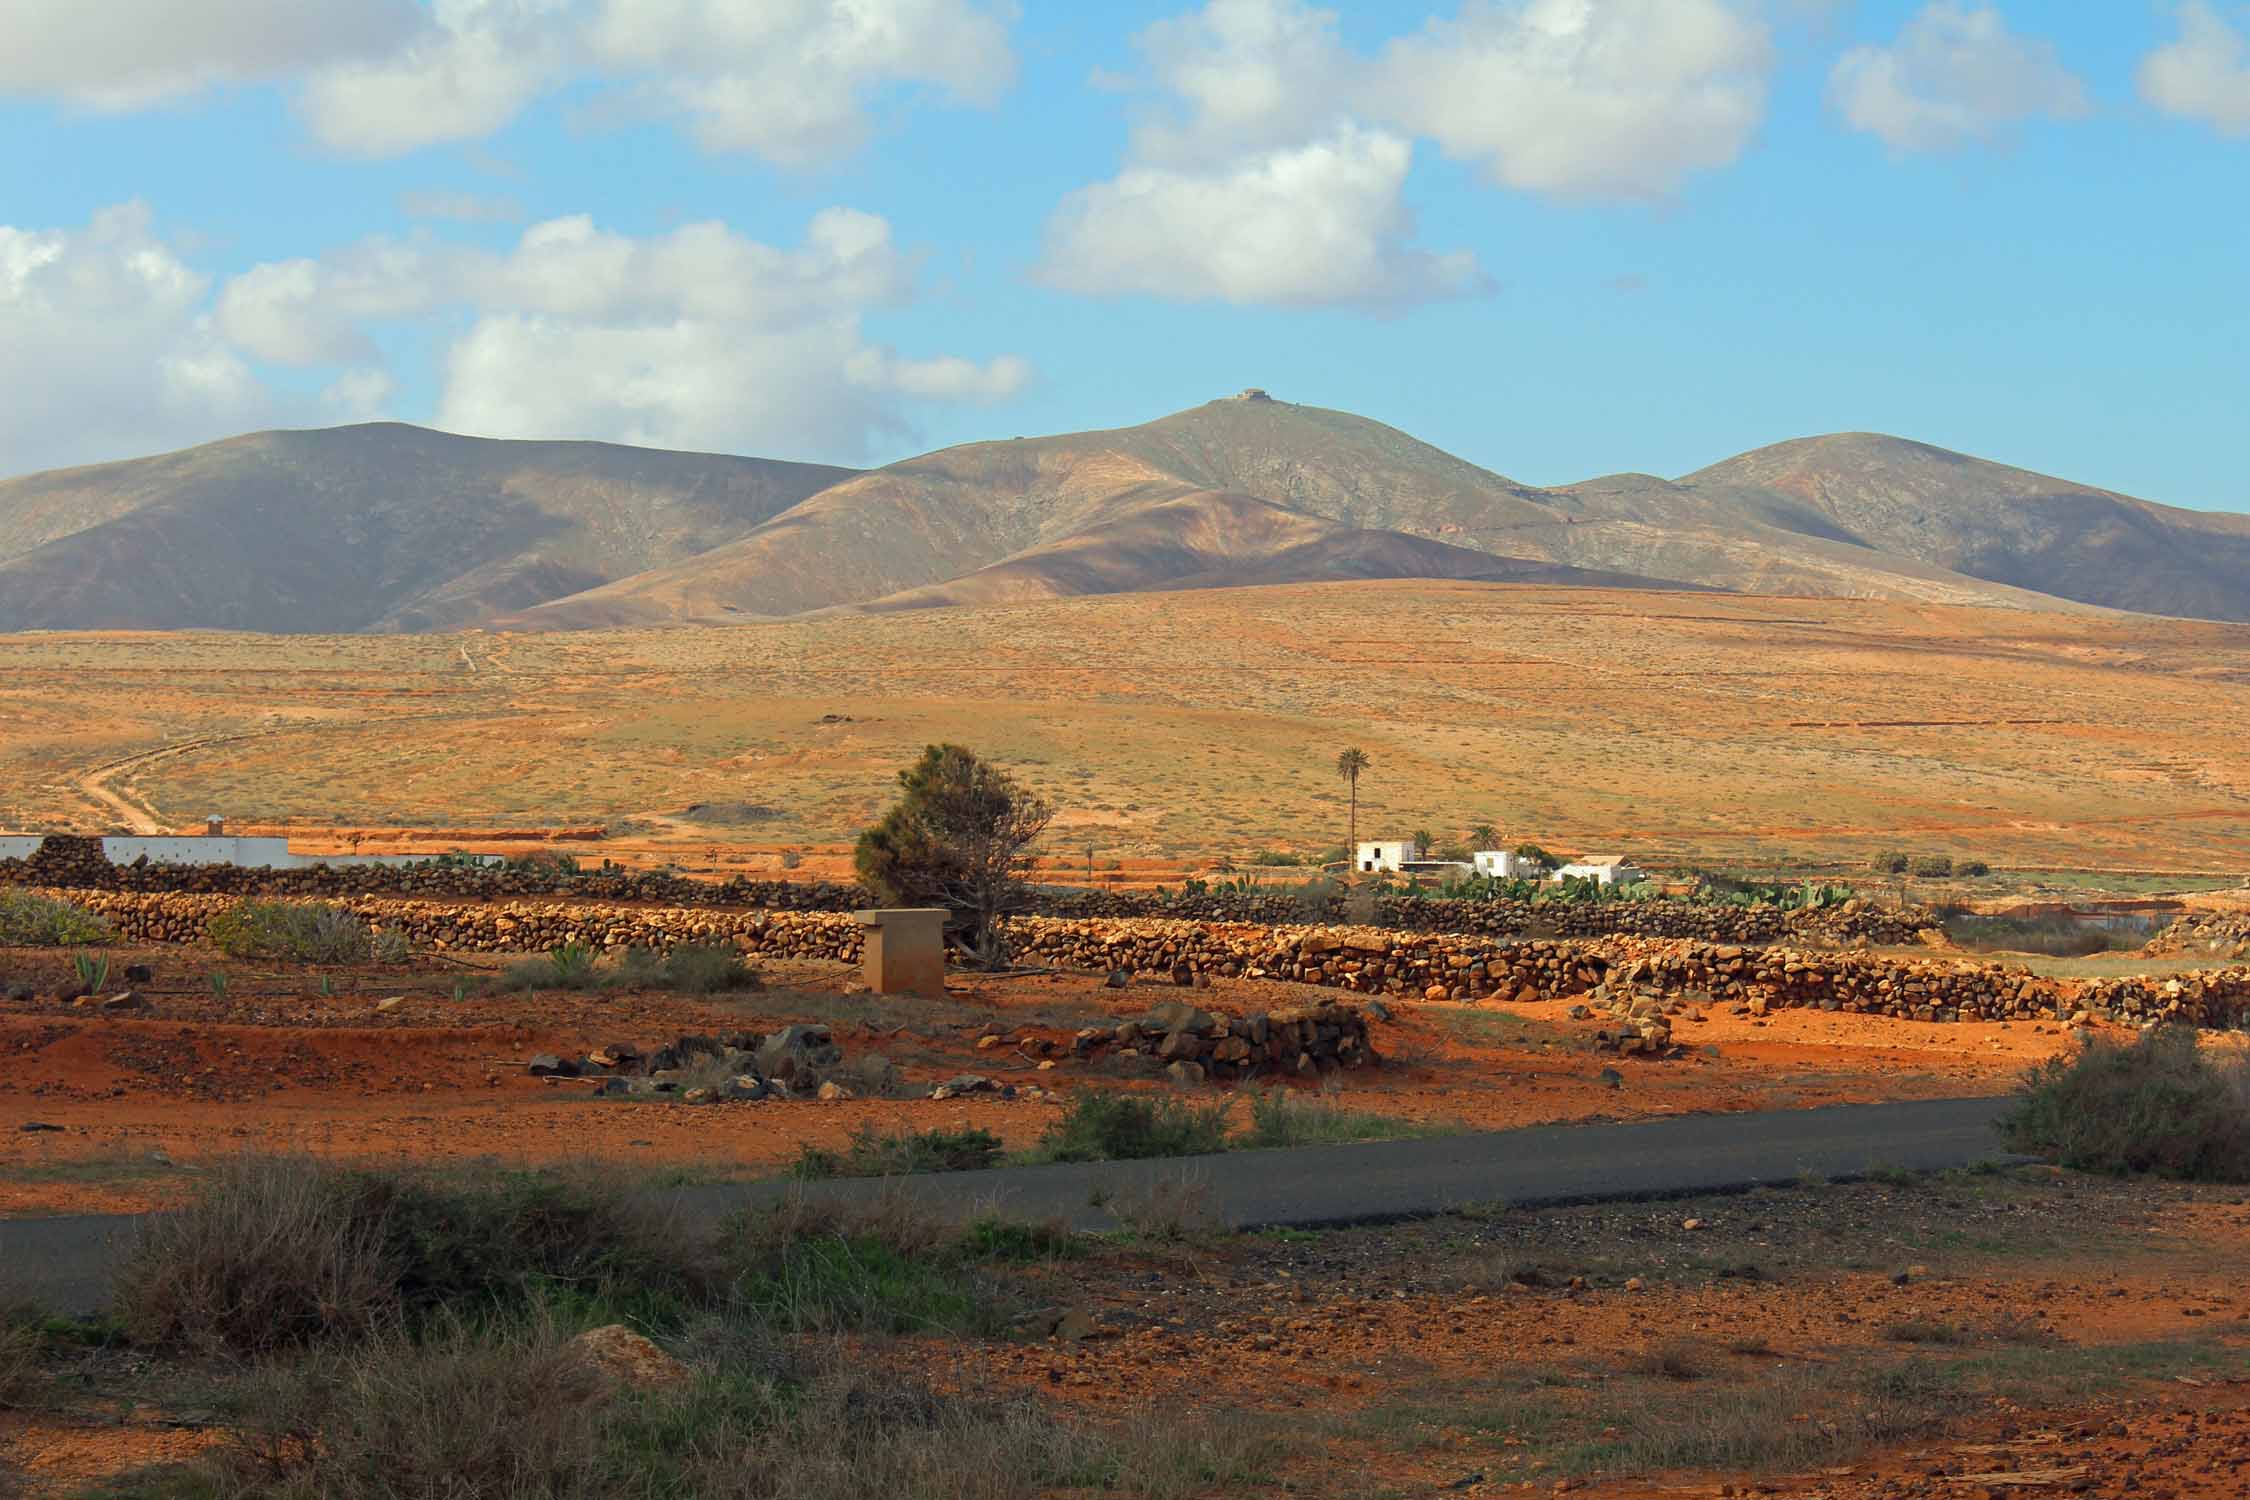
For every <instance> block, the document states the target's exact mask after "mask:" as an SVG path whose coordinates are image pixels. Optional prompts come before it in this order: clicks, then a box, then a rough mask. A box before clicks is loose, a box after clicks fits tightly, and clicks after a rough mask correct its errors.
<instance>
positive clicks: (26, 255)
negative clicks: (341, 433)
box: [0, 203, 268, 473]
mask: <svg viewBox="0 0 2250 1500" xmlns="http://www.w3.org/2000/svg"><path fill="white" fill-rule="evenodd" d="M209 290H210V279H209V278H208V277H206V276H204V275H202V274H201V273H199V272H197V271H196V270H195V269H194V268H192V267H191V266H189V265H188V264H187V263H186V262H184V261H183V260H181V259H180V257H179V256H178V255H177V254H175V253H174V252H173V251H172V249H171V248H170V247H169V246H167V245H165V244H164V243H163V241H161V240H160V239H158V238H157V237H156V235H155V233H154V232H153V228H152V225H151V222H150V216H149V212H148V209H147V208H146V207H145V206H144V205H142V204H139V203H126V204H120V205H118V206H116V207H114V208H107V209H103V210H102V211H101V212H99V213H97V214H95V215H94V216H93V218H92V219H91V220H90V221H89V222H88V223H87V225H86V227H85V228H83V229H22V228H15V227H10V226H7V225H0V389H5V390H6V391H7V393H8V395H7V399H6V400H4V401H0V473H21V472H24V471H26V470H31V469H41V468H50V467H56V466H60V465H64V464H73V463H87V462H92V461H94V460H96V459H103V458H116V457H122V456H126V455H130V454H140V453H150V452H156V451H160V450H162V449H166V448H173V447H179V446H182V445H184V444H187V443H191V442H197V441H201V440H202V439H205V438H208V437H211V436H214V435H215V434H216V433H218V432H222V431H228V430H239V429H240V428H243V427H246V426H251V425H254V424H255V423H257V422H258V421H260V420H262V419H263V417H264V416H265V414H266V412H267V410H268V403H267V401H266V398H265V394H264V392H263V390H262V389H261V388H260V386H259V384H258V382H257V380H256V379H255V378H254V377H253V376H252V374H251V372H250V370H249V369H248V367H247V366H246V365H245V364H244V363H243V361H242V360H241V358H240V357H239V356H238V355H237V354H236V353H235V352H234V351H233V350H232V349H230V348H229V347H228V346H227V345H226V343H225V341H224V340H222V339H221V338H220V337H219V336H218V335H217V333H216V332H215V331H214V330H213V328H212V327H211V324H210V320H209V318H208V317H207V316H206V315H205V310H204V309H205V302H206V298H207V294H208V292H209Z"/></svg>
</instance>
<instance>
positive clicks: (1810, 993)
mask: <svg viewBox="0 0 2250 1500" xmlns="http://www.w3.org/2000/svg"><path fill="white" fill-rule="evenodd" d="M58 894H67V895H69V896H70V897H71V898H72V899H74V900H76V901H78V902H79V903H80V904H82V905H84V906H86V907H88V908H90V909H92V910H95V911H98V912H101V913H102V914H103V915H105V916H107V917H108V918H109V919H110V920H111V921H112V922H113V923H115V924H116V926H117V928H118V932H119V935H120V936H121V937H122V938H124V939H125V940H127V941H133V942H193V941H197V940H199V939H201V938H202V936H203V933H204V928H205V926H206V924H208V922H209V921H210V919H211V917H212V916H213V915H215V914H216V913H218V912H220V911H222V910H224V909H225V908H226V907H227V906H228V905H229V904H230V902H231V900H232V899H233V898H231V897H227V896H219V895H210V894H171V895H149V894H141V893H135V892H122V891H96V892H67V893H65V892H58ZM339 904H340V905H343V906H346V907H348V908H349V909H350V910H352V911H354V912H356V913H358V914H359V915H360V916H361V917H363V918H364V919H365V920H367V921H369V922H371V923H373V924H375V925H377V926H380V927H383V928H386V929H389V930H393V931H397V932H400V933H402V934H404V935H405V936H406V938H407V939H408V941H409V942H411V943H412V944H414V945H415V946H416V947H420V948H428V949H434V950H437V951H440V952H448V951H451V952H488V953H494V952H542V951H545V950H547V949H550V948H554V947H558V946H560V945H562V944H564V943H567V942H582V943H585V944H587V945H589V946H591V947H595V948H608V949H615V948H624V947H633V946H639V947H653V948H669V947H672V946H676V945H679V944H682V943H731V944H733V945H734V946H736V947H738V948H740V949H742V950H743V951H744V952H745V953H749V954H763V955H770V956H776V957H790V958H813V959H833V960H838V961H842V962H847V963H849V962H856V961H857V960H858V958H859V956H860V928H859V927H858V926H857V925H856V924H855V923H853V922H852V920H851V919H850V918H849V917H846V916H842V915H839V914H836V913H832V912H789V911H722V910H712V909H709V908H702V907H651V906H618V905H609V904H600V903H589V902H576V903H568V904H560V903H535V902H509V903H463V902H446V901H423V900H409V899H401V898H392V897H359V898H353V899H350V900H346V901H342V902H340V903H339ZM1010 933H1011V937H1012V940H1013V943H1014V947H1015V952H1016V954H1017V956H1018V957H1019V959H1020V960H1022V961H1025V962H1035V963H1044V964H1050V965H1053V966H1055V967H1058V968H1065V969H1075V970H1081V971H1086V972H1092V973H1115V972H1119V971H1124V972H1129V973H1134V974H1159V975H1163V976H1166V977H1168V978H1170V979H1171V980H1172V981H1173V982H1174V983H1176V984H1178V985H1181V986H1183V987H1193V986H1198V985H1201V984H1207V983H1208V982H1209V980H1211V979H1212V978H1214V977H1229V978H1234V977H1246V978H1275V979H1287V980H1295V981H1298V982H1301V983H1305V984H1313V985H1321V986H1325V987H1327V988H1331V989H1336V990H1342V991H1347V992H1350V993H1354V994H1361V995H1396V996H1403V997H1409V998H1424V999H1451V1000H1479V999H1494V1000H1501V1001H1519V1002H1521V1001H1532V1000H1543V999H1546V1000H1551V999H1563V998H1570V997H1573V996H1582V995H1599V996H1603V997H1616V996H1619V995H1638V996H1647V997H1678V996H1688V995H1694V996H1707V997H1709V998H1710V999H1712V1000H1715V1001H1732V1002H1735V1003H1740V1004H1743V1005H1745V1006H1747V1007H1749V1008H1751V1009H1753V1010H1762V1009H1769V1008H1787V1007H1817V1008H1820V1009H1824V1010H1842V1011H1852V1012H1856V1013H1861V1014H1871V1015H1885V1016H1894V1017H1898V1018H1901V1019H1908V1020H1917V1021H1957V1020H1979V1019H1983V1020H1998V1019H2013V1018H2034V1017H2038V1018H2069V1017H2071V1016H2073V1015H2075V1014H2077V1013H2078V1012H2080V1011H2082V1010H2083V1011H2091V1012H2093V1013H2096V1014H2101V1015H2106V1016H2110V1017H2113V1018H2116V1019H2120V1020H2129V1021H2145V1020H2154V1019H2159V1018H2166V1017H2170V1018H2177V1019H2181V1020H2187V1021H2192V1022H2195V1023H2197V1024H2199V1025H2205V1026H2234V1025H2240V1024H2242V1023H2243V1022H2244V1021H2245V1020H2246V1019H2250V966H2234V967H2228V968H2222V969H2210V970H2204V971H2200V972H2197V973H2192V974H2182V975H2177V976H2171V977H2158V976H2136V977H2131V978H2121V979H2100V980H2058V979H2049V978H2044V977H2041V976H2037V975H2034V974H2032V973H2030V972H2029V971H2028V970H2025V969H2022V968H2021V967H2018V966H2013V965H2007V964H1999V963H1992V962H1988V961H1981V960H1968V959H1948V958H1938V957H1930V958H1919V957H1900V956H1897V955H1892V954H1883V953H1874V952H1866V951H1854V950H1843V949H1805V948H1794V947H1759V946H1755V945H1744V944H1709V943H1696V942H1679V941H1673V940H1667V939H1655V938H1642V937H1613V938H1608V939H1600V940H1592V941H1579V942H1565V941H1558V940H1551V939H1536V940H1529V941H1509V940H1505V939H1494V938H1490V937H1486V936H1482V935H1479V934H1475V933H1400V932H1393V931H1386V930H1383V929H1380V928H1371V927H1359V928H1333V927H1306V926H1290V927H1278V926H1262V925H1256V924H1247V923H1236V924H1228V923H1204V922H1177V921H1164V920H1158V919H1153V918H1141V919H1131V920H1115V921H1104V920H1092V919H1086V920H1067V919H1059V918H1052V917H1025V918H1019V919H1017V920H1016V921H1014V922H1013V923H1011V924H1010Z"/></svg>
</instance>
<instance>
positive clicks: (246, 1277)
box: [114, 1158, 718, 1354]
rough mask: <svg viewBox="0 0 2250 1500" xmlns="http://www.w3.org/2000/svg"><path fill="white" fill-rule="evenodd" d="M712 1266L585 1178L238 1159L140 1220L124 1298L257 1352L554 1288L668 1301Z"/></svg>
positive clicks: (175, 1337) (167, 1322)
mask: <svg viewBox="0 0 2250 1500" xmlns="http://www.w3.org/2000/svg"><path fill="white" fill-rule="evenodd" d="M717 1276H718V1270H717V1265H716V1262H714V1261H713V1260H711V1259H710V1258H709V1256H708V1254H707V1253H706V1252H705V1251H704V1250H703V1249H702V1248H701V1247H699V1246H696V1245H694V1244H691V1243H688V1242H686V1241H683V1240H681V1239H680V1238H679V1237H677V1236H673V1235H668V1234H666V1233H665V1232H664V1227H663V1226H662V1225H661V1224H659V1223H658V1222H656V1220H655V1219H654V1218H653V1217H652V1216H650V1215H648V1214H647V1213H645V1212H643V1211H642V1210H641V1209H640V1208H639V1207H638V1206H637V1205H636V1204H634V1203H633V1202H632V1201H631V1200H629V1199H627V1198H626V1197H625V1196H624V1195H623V1194H621V1193H618V1192H616V1191H614V1190H610V1189H607V1188H604V1187H601V1186H598V1185H596V1184H594V1183H591V1182H581V1181H575V1180H570V1179H565V1178H559V1177H551V1176H533V1175H511V1176H507V1177H502V1178H497V1179H494V1180H492V1181H490V1182H484V1183H477V1184H472V1185H468V1186H451V1187H439V1186H433V1185H428V1184H423V1183H417V1182H410V1181H408V1180H406V1179H404V1178H401V1177H397V1176H393V1175H387V1174H383V1173H374V1172H353V1171H345V1170H342V1169H339V1168H335V1167H329V1166H324V1165H322V1164H319V1163H316V1162H313V1161H310V1160H306V1159H302V1158H280V1159H246V1160H244V1161H240V1162H236V1163H232V1164H230V1165H228V1166H225V1167H222V1168H220V1169H219V1170H218V1171H217V1172H216V1173H215V1174H214V1175H213V1177H212V1178H211V1179H210V1181H209V1182H208V1184H207V1185H206V1187H205V1188H204V1190H203V1192H202V1193H200V1194H199V1195H198V1196H197V1197H196V1198H195V1199H194V1200H193V1201H191V1202H190V1203H189V1204H188V1205H187V1206H186V1207H185V1208H183V1209H181V1210H180V1211H178V1212H176V1213H170V1214H164V1215H160V1216H157V1217H155V1218H153V1219H151V1220H149V1221H148V1223H147V1225H146V1227H145V1228H144V1229H143V1230H142V1232H141V1236H140V1238H139V1239H138V1240H137V1241H136V1242H135V1243H134V1245H133V1247H132V1250H131V1251H130V1253H129V1255H128V1257H127V1260H126V1263H125V1266H124V1268H123V1269H122V1271H121V1272H120V1274H119V1277H118V1281H117V1286H116V1289H115V1293H114V1302H115V1305H116V1309H117V1313H118V1316H119V1318H120V1319H121V1320H122V1321H123V1322H124V1324H125V1325H126V1326H127V1327H128V1328H129V1329H131V1330H132V1332H133V1334H134V1335H135V1337H137V1338H139V1339H141V1340H142V1341H144V1342H147V1343H152V1344H164V1345H173V1346H181V1347H188V1348H194V1349H204V1350H230V1351H234V1352H241V1353H253V1354H254V1353H263V1352H266V1351H269V1350H274V1349H283V1348H293V1347H302V1346H306V1345H312V1344H318V1343H322V1342H327V1341H334V1340H339V1339H343V1340H349V1339H357V1338H367V1337H371V1336H373V1335H374V1334H375V1333H376V1332H377V1331H379V1330H380V1329H382V1328H385V1327H389V1326H392V1325H393V1324H403V1325H405V1326H406V1327H408V1328H410V1329H411V1328H416V1327H420V1326H422V1325H424V1324H426V1323H427V1322H428V1321H429V1320H430V1319H431V1318H433V1317H436V1316H438V1315H440V1314H444V1315H447V1316H475V1315H479V1314H484V1313H500V1314H505V1313H507V1312H509V1311H511V1310H520V1309H522V1308H524V1307H527V1306H530V1305H532V1304H534V1303H542V1302H548V1301H552V1300H554V1299H556V1298H561V1299H564V1300H568V1301H576V1302H579V1303H582V1304H584V1303H594V1304H604V1303H613V1302H622V1303H627V1304H631V1305H633V1306H635V1307H638V1308H641V1309H643V1310H653V1311H657V1312H662V1311H666V1310H676V1307H677V1306H678V1305H681V1304H684V1303H686V1302H688V1301H691V1300H693V1299H694V1298H696V1297H699V1296H706V1295H709V1294H711V1293H712V1292H713V1290H714V1288H715V1287H716V1286H717V1285H718V1282H717V1280H716V1278H717Z"/></svg>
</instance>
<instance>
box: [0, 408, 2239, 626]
mask: <svg viewBox="0 0 2250 1500" xmlns="http://www.w3.org/2000/svg"><path fill="white" fill-rule="evenodd" d="M1372 578H1446V579H1461V580H1501V581H1521V582H1538V583H1561V584H1567V583H1582V584H1589V585H1594V584H1599V585H1604V586H1610V587H1631V586H1650V585H1655V586H1665V587H1683V586H1684V587H1695V588H1706V589H1713V588H1715V589H1726V590H1732V591H1736V592H1745V593H1765V594H1791V595H1814V596H1827V597H1857V598H1871V599H1893V600H1909V601H1920V602H1927V603H1942V604H1963V605H2001V606H2012V607H2029V608H2043V609H2058V608H2060V609H2084V608H2095V607H2098V608H2114V609H2125V610H2137V611H2143V612H2149V613H2161V614H2174V615H2187V616H2195V617H2204V618H2213V619H2231V620H2240V619H2250V517H2243V516H2234V515H2217V514H2207V513H2202V512H2196V511H2186V510H2178V509H2173V508H2171V507H2167V506H2161V505H2155V504H2151V503H2149V502H2147V501H2142V500H2136V499H2132V498H2130V497H2128V496H2123V495H2118V494H2113V493H2111V492H2108V491H2104V490H2098V489H2092V488H2089V487H2086V486H2082V485H2076V484H2071V483H2069V482H2067V481H2064V480H2059V479H2052V478H2048V477H2045V476H2042V475H2038V474H2033V473H2030V472H2028V471H2025V470H2021V469H2013V468H2009V467H2006V466H2004V465H2000V464H1995V463H1988V462H1985V461H1983V460H1979V459H1974V458H1969V457H1966V456H1964V455H1961V454H1957V453H1949V452H1947V451H1945V450H1943V449H1938V448H1932V447H1929V446H1927V445H1925V444H1920V443H1914V442H1908V441H1906V440H1904V439H1899V438H1891V437H1883V436H1879V435H1874V434H1860V433H1851V434H1839V435H1835V436H1829V437H1820V438H1808V439H1803V440H1800V441H1796V442H1789V443H1782V444H1778V445H1776V446H1774V447H1770V448H1762V449H1759V450H1757V451H1755V452H1752V453H1746V454H1743V455H1740V456H1739V457H1736V458H1732V459H1728V460H1726V461H1724V462H1722V463H1719V464H1715V465H1713V466H1711V467H1709V468H1706V469H1702V470H1698V471H1697V472H1695V473H1693V474H1689V475H1686V476H1685V477H1683V478H1680V479H1677V480H1668V479H1663V478H1659V477H1656V476H1653V475H1647V474H1615V475H1609V476H1605V477H1603V478H1599V479H1592V480H1587V481H1585V482H1583V483H1578V484H1571V485H1564V486H1559V487H1556V488H1552V489H1539V488H1534V487H1532V486H1529V485H1525V484H1522V483H1519V482H1518V481H1516V480H1513V479H1510V478H1508V477H1507V476H1505V475H1502V474H1497V473H1493V472H1491V471H1489V470H1486V469H1482V468H1479V467H1477V466H1476V465H1474V464H1470V463H1467V462H1464V461H1463V460H1461V459H1458V458H1455V457H1454V456H1453V455H1451V454H1448V453H1445V452H1443V451H1442V450H1440V449H1437V448H1434V447H1431V446H1430V445H1429V444H1427V443H1423V442H1420V441H1417V440H1416V439H1414V438H1412V437H1409V436H1407V435H1406V434H1405V433H1402V432H1400V431H1398V430H1397V429H1395V428H1391V427H1387V426H1384V425H1383V424H1381V423H1379V422H1374V421H1370V420H1368V419H1366V418H1364V417H1358V416H1354V415H1351V414H1350V413H1346V412H1338V411H1329V410H1325V409H1323V408H1319V407H1313V406H1300V405H1295V404H1292V403H1288V402H1282V401H1275V400H1272V399H1270V398H1267V397H1265V396H1264V395H1263V394H1262V393H1254V392H1251V393H1245V394H1244V395H1243V396H1242V397H1236V398H1231V399H1228V400H1222V401H1212V402H1207V403H1205V404H1203V405H1201V406H1196V407H1191V408H1189V409H1188V410H1186V411H1181V412H1176V413H1173V414H1172V415H1170V416H1166V417H1161V418H1158V419H1157V420H1155V421H1152V422H1147V423H1143V424H1141V425H1139V426H1135V427H1123V428H1114V429H1108V430H1101V431H1092V432H1080V433H1065V434H1059V435H1055V436H1050V437H1039V438H1017V439H1012V440H1007V441H999V442H982V443H970V444H965V445H962V446H959V447H954V448H947V449H943V450H940V451H938V452H934V453H927V454H923V455H920V456H919V457H915V458H910V459H906V460H904V461H902V462H899V463H894V464H890V465H888V466H886V467H883V468H880V469H874V470H868V471H865V472H855V471H852V470H847V469H836V468H827V467H822V466H819V465H811V464H792V463H783V462H778V461H773V460H765V459H752V458H729V457H723V456H717V455H710V454H687V453H666V452H659V451H654V450H644V449H633V448H622V447H616V446H612V445H607V444H599V443H520V442H493V441H488V440H483V439H475V438H462V437H453V436H449V435H446V434H442V433H436V432H429V431H425V430H422V429H418V428H413V427H405V426H400V425H397V424H371V425H367V426H360V427H347V428H336V429H330V430H326V431H315V432H280V433H260V434H254V435H252V436H249V437H243V438H236V439H232V440H229V441H227V442H222V443H214V444H211V445H208V446H206V447H203V448H196V449H191V450H188V451H187V452H184V453H177V454H170V455H165V456H163V457H159V458H151V459H140V460H134V461H131V462H126V463H116V464H104V465H98V466H94V467H91V468H82V469H72V470H64V471H58V472H55V473H50V474H40V475H32V476H29V477H27V478H24V479H18V480H13V481H8V482H5V483H0V630H11V629H24V628H33V627H53V628H98V627H117V626H126V627H147V628H171V627H190V626H192V627H203V628H223V629H244V630H264V631H273V632H313V631H399V630H409V631H412V630H444V629H453V628H460V627H466V626H471V625H479V626H492V627H498V628H515V629H533V630H540V629H586V628H607V627H626V626H639V625H665V624H678V623H694V622H704V623H709V622H742V621H748V620H756V619H771V618H783V617H791V616H797V615H802V614H808V613H814V612H823V611H833V610H839V609H866V610H873V611H882V612H890V611H895V610H902V609H927V608H939V607H946V606H955V605H973V604H986V603H1001V602H1006V603H1022V602H1027V601H1033V600H1041V599H1052V598H1067V597H1072V596H1076V595H1086V594H1105V593H1129V592H1137V591H1143V590H1157V589H1162V590H1172V589H1188V588H1222V587H1234V586H1244V585H1250V584H1281V583H1300V582H1320V581H1324V580H1332V579H1372Z"/></svg>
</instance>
